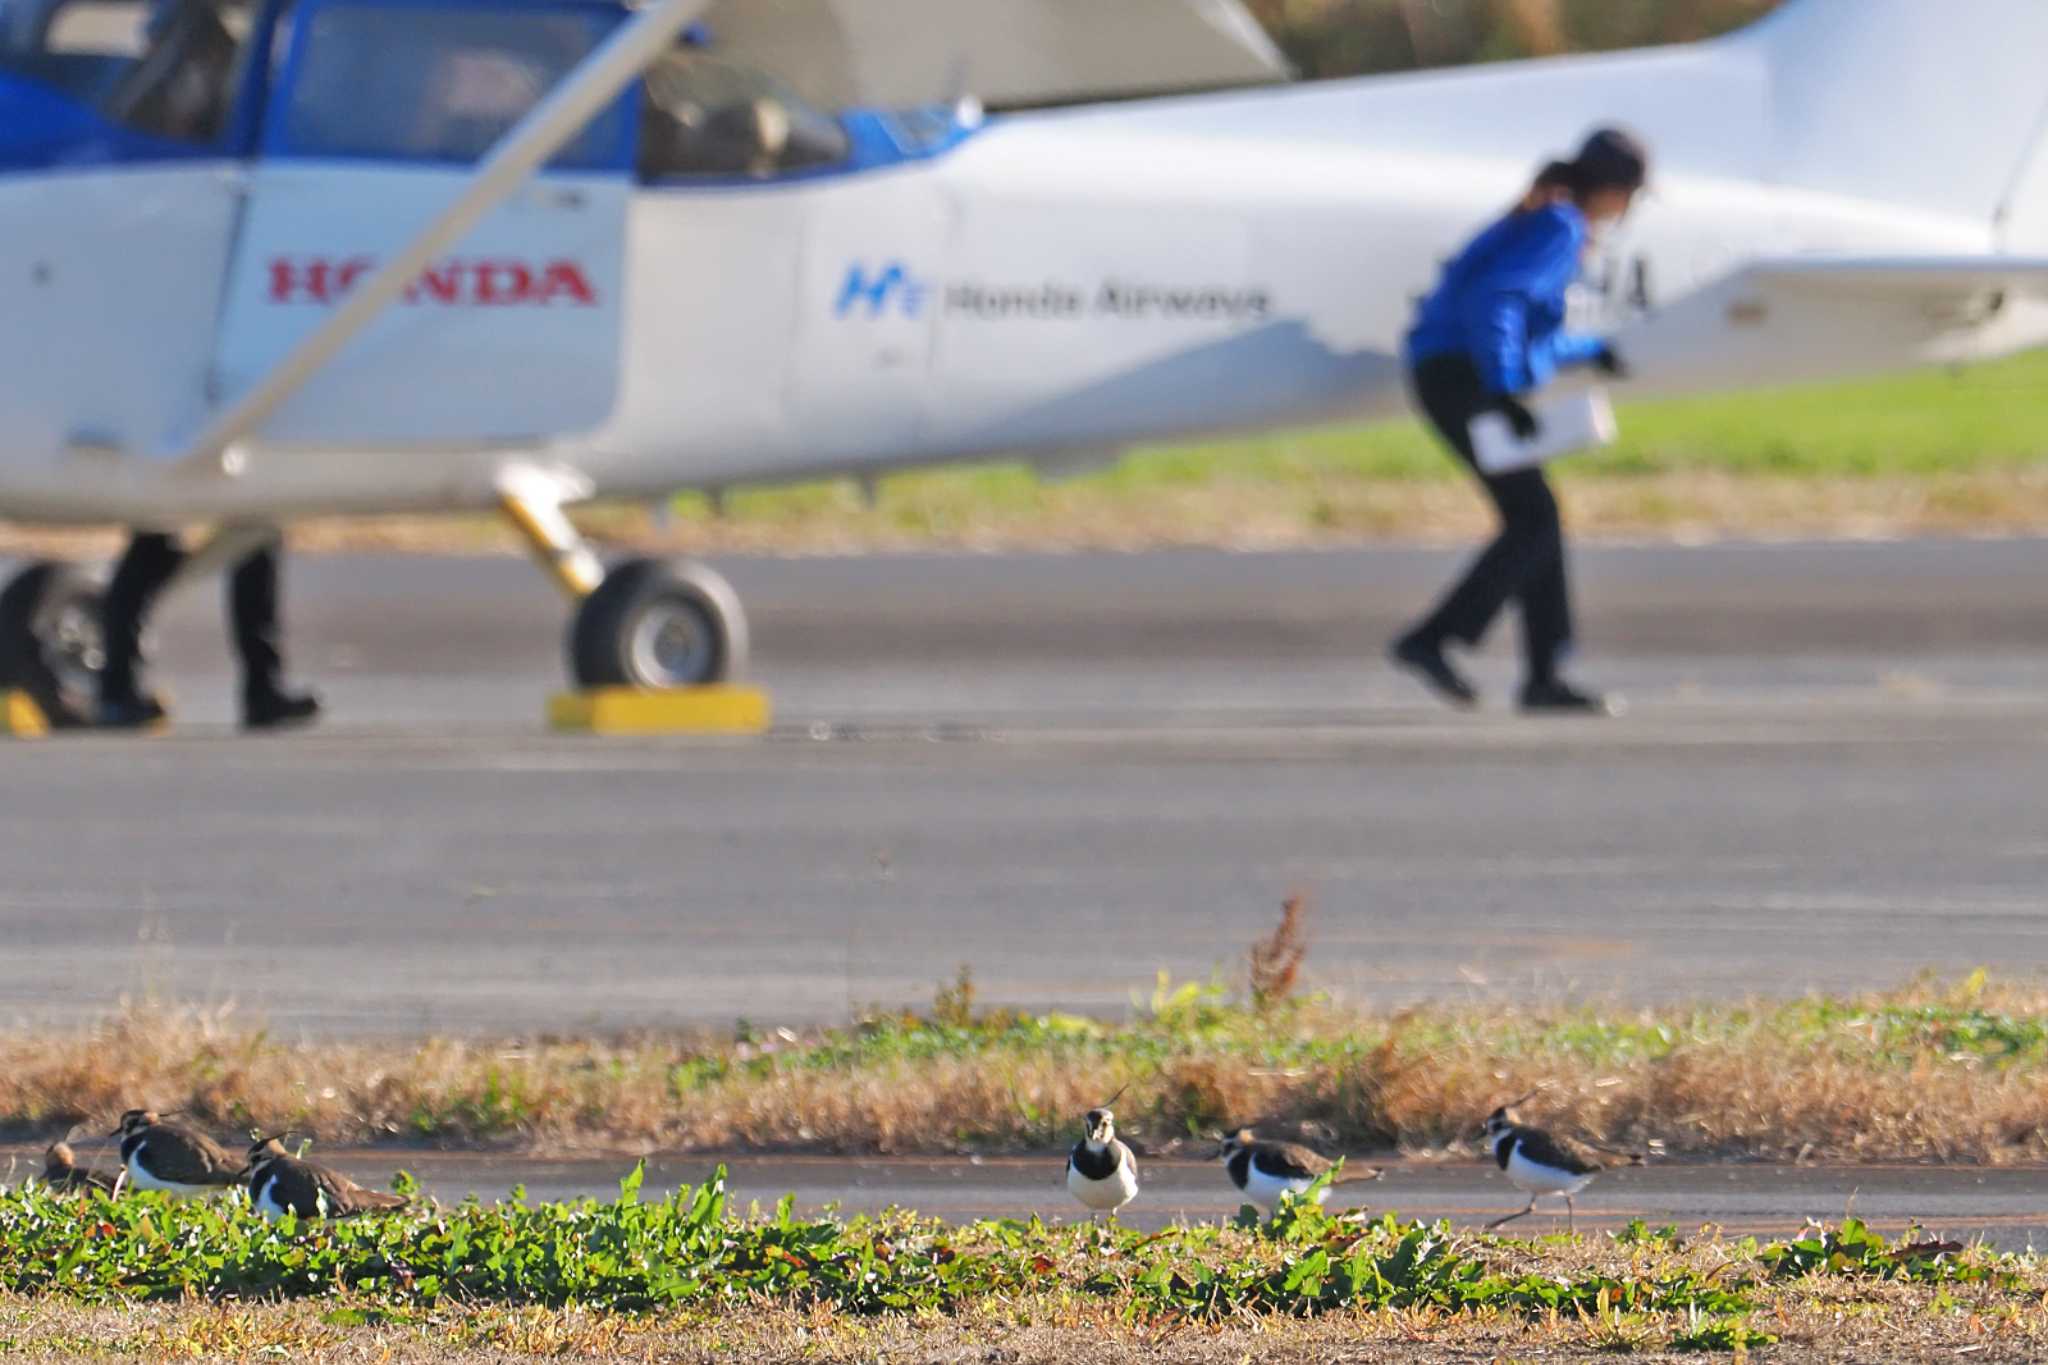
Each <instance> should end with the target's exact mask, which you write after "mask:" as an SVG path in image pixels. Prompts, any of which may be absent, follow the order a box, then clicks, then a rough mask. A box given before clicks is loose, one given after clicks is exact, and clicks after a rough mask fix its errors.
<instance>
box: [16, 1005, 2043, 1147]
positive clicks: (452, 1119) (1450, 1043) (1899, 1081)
mask: <svg viewBox="0 0 2048 1365" xmlns="http://www.w3.org/2000/svg"><path fill="white" fill-rule="evenodd" d="M1284 984H1285V985H1286V987H1287V988H1288V989H1286V990H1275V989H1272V988H1270V987H1268V988H1267V989H1263V990H1261V989H1249V990H1242V989H1241V990H1238V991H1235V992H1233V991H1231V990H1229V989H1226V988H1225V987H1224V986H1223V985H1221V984H1219V983H1218V982H1214V981H1212V982H1207V983H1200V982H1189V983H1175V982H1172V981H1169V980H1167V979H1165V978H1164V977H1162V978H1161V979H1160V980H1159V981H1158V982H1157V983H1156V984H1155V985H1154V987H1153V988H1152V990H1151V991H1150V992H1149V993H1141V994H1139V995H1138V996H1137V997H1136V998H1134V1002H1133V1007H1132V1010H1131V1012H1130V1013H1129V1014H1128V1015H1127V1016H1126V1017H1125V1018H1123V1019H1120V1020H1103V1019H1096V1018H1087V1017H1082V1016H1078V1015H1068V1014H1058V1013H1030V1012H1024V1011H1018V1010H1012V1009H1003V1008H994V1009H991V1008H983V1007H981V1006H980V1005H979V1004H978V1003H977V1001H976V999H975V993H974V983H973V979H972V977H971V975H969V974H967V973H965V972H964V971H963V973H962V975H961V977H960V978H959V979H958V980H956V981H955V982H953V983H950V984H949V985H947V986H946V987H945V988H944V989H942V990H941V991H939V992H938V994H937V996H936V997H935V999H934V1001H933V1004H932V1006H931V1007H930V1008H929V1009H928V1010H925V1011H922V1012H874V1013H871V1014H869V1015H867V1016H865V1017H863V1018H860V1019H858V1020H857V1021H855V1022H853V1023H851V1024H849V1025H847V1026H844V1027H839V1028H829V1029H822V1030H804V1031H799V1030H795V1029H788V1028H771V1027H767V1026H765V1025H756V1024H752V1023H748V1022H745V1021H742V1022H741V1023H739V1024H737V1025H736V1026H735V1027H734V1028H733V1030H732V1031H731V1032H729V1033H726V1034H722V1035H718V1036H710V1035H702V1034H693V1035H642V1036H633V1037H623V1038H610V1039H576V1038H521V1039H499V1040H490V1041H475V1040H471V1041H459V1040H446V1039H443V1040H433V1041H428V1042H425V1043H423V1044H418V1045H413V1044H406V1043H399V1044H392V1043H376V1042H356V1043H342V1042H327V1041H323V1042H320V1043H318V1044H313V1043H307V1042H294V1041H288V1040H285V1039H281V1038H278V1037H275V1036H273V1035H271V1034H269V1033H266V1032H264V1031H262V1030H260V1029H249V1028H243V1027H238V1026H235V1025H233V1024H232V1022H231V1018H227V1017H223V1016H220V1015H210V1014H206V1013H202V1012H196V1011H195V1012H186V1011H163V1010H136V1011H129V1012H124V1013H122V1014H119V1015H116V1016H114V1017H112V1018H110V1019H108V1020H106V1021H105V1022H103V1023H102V1024H100V1025H99V1026H97V1027H94V1028H91V1029H86V1030H81V1031H79V1032H77V1033H72V1034H63V1035H55V1036H52V1035H50V1034H46V1033H17V1034H12V1035H7V1036H0V1133H4V1134H5V1135H7V1136H9V1137H11V1138H14V1139H16V1140H46V1139H48V1138H53V1137H57V1136H61V1135H63V1134H64V1133H65V1132H66V1131H67V1130H69V1129H71V1128H72V1127H73V1126H74V1125H76V1126H80V1127H83V1128H85V1129H86V1130H87V1131H92V1130H95V1129H96V1130H98V1131H104V1130H105V1129H106V1128H109V1127H111V1126H112V1122H113V1119H114V1118H115V1117H116V1116H117V1115H119V1114H120V1113H121V1112H122V1111H123V1110H125V1109H127V1108H130V1107H135V1106H151V1107H155V1108H158V1109H161V1110H181V1111H183V1112H184V1113H186V1114H188V1115H190V1116H191V1118H192V1119H193V1121H196V1122H199V1123H201V1124H206V1125H212V1126H213V1127H215V1128H216V1129H217V1130H219V1131H223V1132H229V1131H246V1130H247V1129H249V1128H251V1127H261V1128H264V1129H265V1130H267V1131H282V1130H287V1129H289V1130H291V1131H294V1132H298V1133H303V1134H311V1135H316V1136H317V1137H318V1138H319V1139H320V1140H321V1141H322V1142H324V1143H326V1144H329V1145H352V1146H359V1145H375V1144H378V1143H390V1144H419V1143H428V1144H432V1145H437V1146H442V1147H451V1148H461V1147H466V1148H518V1149H524V1150H527V1151H530V1152H536V1153H538V1152H547V1151H561V1150H574V1149H578V1148H585V1149H587V1148H617V1147H622V1146H638V1147H640V1148H641V1149H642V1150H647V1149H648V1147H649V1146H651V1147H653V1148H658V1149H663V1150H669V1151H705V1152H715V1151H815V1152H838V1153H859V1152H886V1153H899V1154H914V1153H926V1154H944V1153H960V1152H1033V1151H1046V1150H1053V1149H1059V1148H1061V1147H1063V1146H1064V1144H1066V1143H1068V1142H1071V1141H1072V1140H1073V1131H1074V1124H1075V1122H1076V1121H1077V1116H1078V1115H1080V1114H1081V1113H1082V1112H1084V1111H1085V1110H1087V1109H1088V1108H1090V1107H1091V1106H1093V1105H1095V1104H1099V1103H1101V1102H1102V1101H1103V1100H1104V1099H1105V1098H1106V1097H1107V1095H1108V1094H1109V1093H1111V1092H1112V1091H1115V1090H1116V1089H1117V1088H1118V1087H1120V1086H1127V1087H1128V1089H1127V1090H1126V1093H1125V1094H1124V1095H1123V1097H1122V1098H1121V1099H1120V1100H1119V1101H1118V1103H1117V1110H1118V1113H1119V1116H1120V1118H1121V1119H1122V1120H1123V1123H1122V1124H1121V1125H1120V1126H1121V1127H1123V1128H1125V1129H1126V1130H1127V1131H1128V1132H1129V1133H1130V1134H1132V1135H1133V1136H1134V1137H1135V1140H1136V1141H1137V1142H1138V1143H1139V1144H1140V1145H1141V1147H1142V1148H1143V1149H1144V1150H1147V1151H1151V1152H1154V1153H1160V1154H1167V1153H1171V1152H1173V1151H1175V1150H1177V1149H1178V1148H1179V1147H1181V1146H1184V1145H1189V1144H1198V1143H1204V1142H1206V1141H1208V1140H1211V1139H1212V1138H1213V1135H1214V1134H1216V1133H1218V1132H1221V1131H1225V1130H1228V1129H1231V1128H1233V1127H1235V1126H1237V1125H1239V1124H1253V1123H1256V1124H1259V1125H1261V1126H1262V1128H1263V1129H1264V1130H1266V1131H1268V1132H1270V1133H1274V1134H1282V1133H1300V1134H1303V1135H1305V1136H1308V1137H1310V1138H1311V1139H1313V1140H1316V1141H1320V1142H1324V1143H1329V1144H1334V1145H1336V1146H1338V1147H1341V1148H1343V1149H1344V1150H1349V1151H1354V1152H1358V1151H1389V1150H1395V1151H1401V1152H1407V1153H1421V1154H1427V1153H1433V1152H1445V1151H1465V1152H1470V1151H1472V1150H1473V1148H1472V1147H1471V1146H1470V1142H1471V1139H1472V1137H1473V1134H1474V1130H1475V1129H1476V1127H1477V1125H1478V1123H1479V1121H1480V1120H1481V1119H1482V1118H1483V1116H1484V1115H1485V1114H1486V1113H1487V1112H1488V1111H1489V1110H1491V1109H1492V1108H1493V1107H1494V1106H1495V1105H1497V1104H1500V1103H1502V1102H1503V1101H1505V1100H1508V1099H1512V1098H1514V1097H1515V1096H1517V1095H1521V1094H1522V1093H1524V1092H1526V1091H1530V1090H1536V1091H1538V1092H1539V1093H1538V1095H1537V1098H1536V1099H1535V1100H1534V1101H1532V1102H1531V1103H1530V1104H1529V1105H1528V1106H1526V1109H1527V1112H1528V1113H1529V1115H1530V1117H1531V1118H1532V1119H1534V1120H1535V1121H1540V1122H1549V1123H1555V1124H1558V1125H1561V1126H1563V1127H1564V1128H1566V1129H1567V1130H1568V1131H1572V1132H1576V1133H1580V1134H1582V1135H1584V1136H1586V1137H1589V1138H1592V1139H1594V1140H1597V1141H1606V1142H1612V1143H1624V1144H1628V1145H1631V1146H1647V1147H1650V1148H1652V1149H1653V1150H1657V1151H1660V1152H1662V1153H1663V1154H1665V1155H1670V1156H1692V1157H1700V1158H1742V1157H1749V1158H1770V1159H1791V1158H1800V1157H1805V1158H1820V1159H1828V1160H1837V1161H1858V1160H1863V1161H1879V1160H1883V1161H1902V1160H1933V1161H1947V1162H1979V1163H2000V1162H2012V1161H2021V1160H2038V1159H2041V1158H2042V1157H2044V1156H2048V1131H2044V1119H2048V1103H2044V1101H2048V994H2044V993H2043V992H2042V991H2040V990H2039V989H2036V988H2028V987H2021V986H2016V985H2004V984H1999V983H1996V982H1993V981H1991V980H1990V979H1988V978H1987V977H1986V975H1985V974H1984V973H1983V972H1981V971H1980V972H1977V973H1974V974H1972V975H1970V976H1968V977H1965V978H1963V979H1961V980H1959V981H1950V982H1943V981H1937V980H1933V979H1927V980H1923V981H1920V982H1917V983H1914V984H1912V985H1909V986H1907V987H1905V988H1903V989H1900V990H1896V991H1891V992H1885V993H1881V994H1874V995H1869V996H1862V997H1854V998H1834V997H1808V998H1801V999H1795V1000H1784V1001H1752V1002H1741V1003H1707V1004H1699V1005H1677V1006H1661V1007H1630V1006H1615V1005H1599V1004H1585V1003H1579V1004H1555V1005H1549V1006H1523V1005H1516V1004H1510V1003H1501V1002H1485V1001H1480V1002H1474V1003H1466V1004H1442V1005H1433V1006H1429V1007H1425V1008H1416V1009H1406V1010H1400V1011H1393V1012H1387V1011H1374V1010H1364V1009H1355V1008H1350V1007H1347V1006H1344V1005H1341V1004H1338V1003H1334V1002H1331V1001H1329V1000H1327V999H1323V998H1320V997H1309V998H1297V997H1295V996H1294V995H1292V994H1291V993H1290V991H1291V987H1292V982H1291V981H1288V982H1286V983H1284Z"/></svg>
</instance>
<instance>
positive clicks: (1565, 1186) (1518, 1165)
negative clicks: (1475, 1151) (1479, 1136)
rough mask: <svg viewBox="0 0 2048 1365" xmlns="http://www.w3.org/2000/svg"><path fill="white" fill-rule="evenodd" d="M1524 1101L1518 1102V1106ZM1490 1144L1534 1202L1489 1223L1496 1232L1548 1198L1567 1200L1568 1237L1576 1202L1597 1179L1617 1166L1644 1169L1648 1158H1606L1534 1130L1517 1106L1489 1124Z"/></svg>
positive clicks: (1505, 1108) (1512, 1179) (1498, 1113)
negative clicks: (1552, 1195)
mask: <svg viewBox="0 0 2048 1365" xmlns="http://www.w3.org/2000/svg"><path fill="white" fill-rule="evenodd" d="M1520 1102H1521V1101H1519V1100H1517V1101H1516V1103H1517V1104H1519V1103H1520ZM1486 1141H1487V1142H1488V1144H1489V1145H1491V1147H1492V1148H1493V1159H1494V1161H1495V1162H1496V1163H1497V1164H1498V1165H1499V1166H1500V1168H1501V1169H1502V1170H1503V1171H1506V1172H1507V1176H1508V1183H1509V1184H1511V1185H1513V1186H1514V1187H1515V1188H1516V1189H1518V1190H1521V1191H1522V1192H1524V1193H1525V1194H1527V1195H1528V1196H1529V1206H1528V1207H1527V1208H1525V1209H1522V1210H1521V1211H1520V1212H1518V1213H1511V1214H1509V1215H1507V1217H1505V1218H1496V1219H1495V1220H1494V1221H1493V1222H1491V1223H1488V1224H1487V1225H1486V1226H1487V1229H1488V1230H1489V1231H1491V1230H1492V1229H1494V1228H1497V1227H1500V1226H1501V1225H1502V1224H1504V1223H1512V1222H1514V1221H1515V1220H1516V1219H1517V1218H1526V1217H1527V1216H1528V1215H1530V1214H1532V1213H1534V1212H1535V1211H1536V1201H1537V1200H1538V1199H1540V1198H1542V1197H1543V1196H1544V1195H1546V1194H1561V1195H1563V1196H1564V1226H1565V1231H1567V1232H1575V1231H1577V1229H1576V1228H1575V1227H1573V1225H1572V1215H1573V1213H1574V1210H1573V1208H1572V1196H1573V1195H1576V1194H1577V1193H1579V1191H1581V1190H1583V1189H1585V1188H1586V1186H1587V1185H1589V1184H1591V1183H1592V1181H1593V1177H1594V1176H1596V1175H1598V1174H1600V1172H1602V1171H1611V1170H1613V1169H1614V1168H1615V1167H1617V1166H1640V1165H1642V1164H1643V1158H1642V1156H1641V1154H1640V1153H1634V1152H1607V1151H1602V1150H1601V1149H1599V1148H1597V1147H1591V1146H1588V1145H1587V1144H1585V1143H1583V1142H1577V1141H1574V1140H1573V1139H1571V1138H1568V1137H1559V1136H1558V1135H1557V1134H1555V1133H1550V1132H1546V1131H1545V1130H1543V1129H1541V1128H1532V1127H1530V1126H1529V1125H1528V1124H1526V1123H1523V1122H1522V1121H1521V1120H1520V1119H1519V1118H1518V1117H1517V1116H1516V1114H1515V1111H1514V1107H1513V1106H1512V1105H1505V1104H1504V1105H1502V1106H1501V1107H1500V1108H1498V1109H1496V1110H1494V1111H1493V1113H1492V1114H1491V1115H1489V1116H1488V1117H1487V1120H1486Z"/></svg>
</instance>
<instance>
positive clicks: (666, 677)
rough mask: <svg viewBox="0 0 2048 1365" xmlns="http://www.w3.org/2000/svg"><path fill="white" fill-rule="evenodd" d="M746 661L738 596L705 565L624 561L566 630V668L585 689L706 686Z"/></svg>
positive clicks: (732, 675) (733, 674) (735, 673)
mask: <svg viewBox="0 0 2048 1365" xmlns="http://www.w3.org/2000/svg"><path fill="white" fill-rule="evenodd" d="M746 665H747V618H746V614H745V612H743V611H742V610H741V608H740V601H739V597H738V595H737V594H735V593H734V592H733V590H732V585H731V584H729V583H727V582H726V581H725V579H724V578H723V577H721V576H720V575H719V574H718V573H716V572H714V571H713V570H711V569H710V568H707V567H706V566H704V565H702V564H696V563H680V564H670V563H665V562H663V561H661V560H654V559H635V560H629V561H627V562H626V563H623V564H620V565H618V566H617V567H616V568H614V569H612V570H611V572H610V573H608V574H606V575H605V578H604V582H603V583H602V584H600V585H599V586H598V589H597V591H595V592H593V593H592V594H590V596H589V597H587V598H585V599H584V601H583V604H582V606H581V607H580V608H578V610H577V612H576V619H575V621H574V623H573V624H572V625H571V626H570V630H569V671H570V674H571V676H573V677H574V678H575V680H576V685H577V686H578V687H583V688H591V687H641V688H650V689H656V690H668V689H672V688H681V687H702V686H705V685H707V684H712V683H724V682H731V681H733V680H734V679H736V678H738V677H739V676H740V675H741V674H742V673H744V672H745V671H746Z"/></svg>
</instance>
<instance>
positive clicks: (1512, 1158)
mask: <svg viewBox="0 0 2048 1365" xmlns="http://www.w3.org/2000/svg"><path fill="white" fill-rule="evenodd" d="M1592 1179H1593V1177H1592V1176H1590V1175H1574V1174H1573V1173H1572V1172H1570V1171H1561V1170H1559V1169H1558V1168H1557V1167H1555V1166H1539V1165H1538V1164H1536V1163H1535V1162H1533V1161H1531V1160H1529V1159H1528V1158H1527V1157H1525V1156H1523V1155H1522V1144H1521V1143H1519V1142H1517V1143H1516V1144H1515V1146H1514V1150H1513V1151H1511V1152H1509V1153H1508V1180H1509V1181H1510V1182H1511V1183H1512V1184H1513V1185H1514V1186H1515V1188H1516V1189H1519V1190H1526V1191H1527V1192H1528V1193H1530V1194H1577V1193H1578V1192H1579V1191H1580V1190H1583V1189H1585V1188H1586V1186H1587V1185H1588V1184H1590V1183H1591V1182H1592Z"/></svg>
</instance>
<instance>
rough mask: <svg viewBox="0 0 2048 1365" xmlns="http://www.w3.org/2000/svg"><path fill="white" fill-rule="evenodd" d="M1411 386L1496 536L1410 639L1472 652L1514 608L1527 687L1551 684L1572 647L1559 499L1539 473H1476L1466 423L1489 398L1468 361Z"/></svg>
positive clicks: (1429, 368) (1418, 374)
mask: <svg viewBox="0 0 2048 1365" xmlns="http://www.w3.org/2000/svg"><path fill="white" fill-rule="evenodd" d="M1409 382H1410V384H1411V386H1412V388H1413V392H1414V397H1415V402H1416V405H1417V406H1418V407H1420V408H1421V409H1422V412H1423V415H1424V416H1426V417H1427V418H1428V419H1429V423H1430V425H1431V426H1433V427H1435V428H1436V432H1437V435H1438V436H1440V437H1442V438H1443V441H1444V444H1446V445H1448V446H1449V447H1450V448H1451V449H1452V451H1453V452H1455V453H1456V455H1457V456H1458V458H1459V459H1461V460H1463V461H1464V462H1465V464H1466V466H1467V467H1469V468H1470V469H1471V470H1472V473H1473V474H1474V475H1475V476H1476V477H1477V478H1478V480H1479V483H1480V485H1481V486H1482V487H1483V488H1485V490H1486V495H1487V496H1488V497H1489V498H1491V499H1492V500H1493V505H1494V507H1495V509H1496V510H1498V511H1499V513H1500V534H1499V535H1497V536H1495V537H1494V539H1493V543H1492V544H1490V545H1488V546H1487V547H1486V548H1485V549H1484V550H1483V551H1481V552H1480V555H1479V558H1478V559H1476V560H1474V561H1473V562H1472V566H1471V567H1470V568H1468V569H1467V570H1466V571H1465V576H1464V577H1463V578H1461V579H1459V580H1458V582H1457V584H1456V585H1455V586H1454V587H1453V588H1452V589H1451V590H1450V592H1449V594H1447V595H1446V596H1445V597H1444V599H1443V601H1442V602H1440V603H1438V605H1437V608H1436V610H1435V611H1433V612H1431V613H1430V614H1429V615H1428V616H1427V617H1426V618H1424V620H1423V621H1422V623H1421V624H1420V625H1418V626H1417V627H1416V628H1415V633H1416V634H1417V635H1418V636H1420V637H1421V638H1423V639H1426V640H1430V641H1432V642H1433V643H1437V644H1442V643H1443V642H1444V641H1447V640H1458V641H1462V642H1463V643H1465V644H1467V645H1476V644H1478V643H1479V642H1480V640H1481V639H1483V638H1484V637H1485V635H1486V632H1487V630H1488V628H1489V627H1491V626H1492V625H1493V621H1494V618H1495V617H1496V616H1498V615H1500V611H1501V608H1502V607H1504V606H1506V605H1507V604H1508V602H1510V601H1514V602H1517V603H1519V604H1520V606H1521V612H1522V648H1523V657H1524V658H1525V660H1526V661H1527V666H1528V670H1529V681H1531V682H1548V681H1550V680H1551V679H1553V678H1555V677H1556V676H1557V669H1558V665H1559V663H1560V662H1561V660H1562V658H1563V655H1564V653H1565V650H1566V649H1567V648H1568V647H1569V646H1570V644H1571V639H1572V604H1571V588H1570V584H1569V582H1568V580H1567V576H1566V569H1565V545H1564V525H1563V523H1562V522H1561V521H1560V520H1559V518H1558V514H1557V498H1556V497H1555V496H1554V495H1553V494H1552V493H1551V491H1550V484H1549V481H1548V480H1546V479H1545V478H1544V477H1543V470H1542V468H1541V467H1540V466H1531V467H1530V468H1528V469H1517V470H1514V471H1512V472H1510V473H1506V474H1482V473H1480V472H1479V460H1478V457H1477V456H1476V455H1474V454H1473V452H1472V435H1471V423H1472V419H1473V417H1475V416H1477V415H1478V414H1479V413H1481V412H1484V411H1486V409H1487V408H1488V407H1490V406H1491V405H1492V398H1491V396H1490V395H1489V394H1488V393H1487V389H1486V383H1485V381H1484V380H1482V379H1481V378H1480V377H1479V371H1478V369H1477V368H1476V367H1475V366H1474V365H1473V364H1472V362H1471V361H1469V360H1467V359H1465V357H1463V356H1439V357H1436V358H1433V359H1430V360H1425V361H1423V362H1422V363H1421V364H1420V365H1417V366H1416V367H1415V369H1414V371H1413V372H1412V373H1411V374H1410V375H1409Z"/></svg>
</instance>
